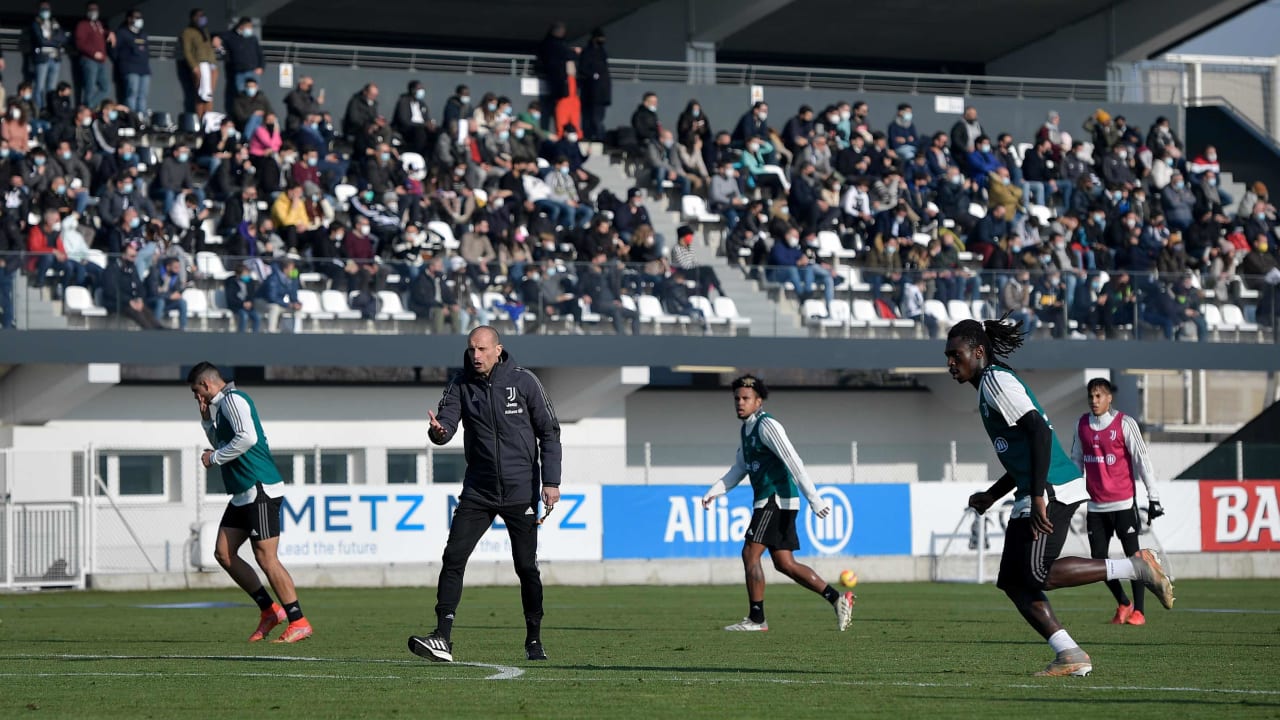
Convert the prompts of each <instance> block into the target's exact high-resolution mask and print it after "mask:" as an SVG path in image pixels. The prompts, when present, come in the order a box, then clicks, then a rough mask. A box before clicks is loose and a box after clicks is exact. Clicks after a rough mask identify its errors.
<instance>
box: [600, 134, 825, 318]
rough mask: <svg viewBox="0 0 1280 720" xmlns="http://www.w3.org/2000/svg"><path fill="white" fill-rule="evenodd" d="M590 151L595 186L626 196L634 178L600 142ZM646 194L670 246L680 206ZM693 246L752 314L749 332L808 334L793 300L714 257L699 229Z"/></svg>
mask: <svg viewBox="0 0 1280 720" xmlns="http://www.w3.org/2000/svg"><path fill="white" fill-rule="evenodd" d="M591 152H592V155H591V157H590V158H588V159H587V162H586V164H585V167H586V168H587V170H588V171H590V172H592V173H594V174H595V175H597V176H599V177H600V185H599V188H598V189H601V190H602V189H607V190H609V191H610V192H612V193H613V194H614V195H616V196H617V197H618V198H619V199H625V198H626V196H627V191H628V190H629V189H631V188H632V187H633V186H634V185H635V179H634V178H632V177H630V176H629V175H627V173H626V171H625V169H624V167H623V166H622V165H621V164H613V163H611V162H610V160H609V158H608V156H606V155H605V154H604V153H603V151H602V149H601V147H600V146H599V145H596V146H594V147H593V148H592V151H591ZM645 194H646V198H647V200H646V202H645V207H647V208H648V209H649V218H650V219H651V220H652V221H653V229H654V231H655V232H657V233H658V234H659V235H661V236H662V238H663V240H664V241H665V243H666V247H667V248H670V247H672V246H673V245H674V244H675V242H676V230H677V228H679V227H680V225H681V222H680V207H679V205H678V204H673V203H670V202H668V200H667V199H666V198H655V197H654V193H653V192H652V191H650V190H649V189H648V188H646V193H645ZM712 237H713V238H716V237H718V234H713V236H712ZM693 247H694V251H695V252H696V253H697V255H698V260H699V262H701V263H702V264H704V265H710V266H711V267H713V268H715V271H716V275H718V276H719V278H720V282H721V283H722V284H723V286H724V289H725V292H727V293H728V294H729V297H730V298H732V299H733V302H734V305H736V306H737V308H738V314H739V315H740V316H742V317H747V318H751V334H752V335H755V336H763V337H771V336H787V337H799V336H803V335H805V334H807V331H806V330H805V329H804V328H803V327H802V326H801V324H800V322H799V308H798V306H796V304H795V303H794V302H792V301H791V300H787V299H783V300H782V301H781V303H776V302H774V301H772V300H770V299H769V296H768V295H767V294H766V293H765V292H764V291H762V290H760V288H759V286H758V285H757V283H756V282H755V281H753V280H748V279H747V278H746V276H745V275H744V274H743V272H742V270H741V269H739V268H738V267H737V266H733V265H729V264H728V263H727V262H726V260H725V258H723V257H716V247H715V246H714V245H707V244H705V243H704V241H703V234H702V233H701V232H700V231H699V232H698V233H697V235H696V239H695V240H694V243H693Z"/></svg>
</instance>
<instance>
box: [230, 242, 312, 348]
mask: <svg viewBox="0 0 1280 720" xmlns="http://www.w3.org/2000/svg"><path fill="white" fill-rule="evenodd" d="M326 239H327V236H326ZM299 274H300V273H299V271H298V266H297V264H296V263H295V262H294V261H293V260H292V259H290V258H287V257H286V258H282V259H281V260H280V262H279V263H278V264H277V265H276V266H275V267H274V268H273V269H272V272H271V273H269V274H268V275H267V277H266V279H264V280H263V281H262V283H261V285H260V286H259V288H258V291H257V293H256V294H255V295H254V296H253V297H254V301H255V302H254V311H255V314H256V315H258V316H261V315H266V316H267V332H270V333H274V332H277V331H278V330H279V328H280V317H281V316H282V315H283V314H284V313H292V314H293V321H294V322H293V326H292V327H293V331H294V332H299V331H300V330H301V328H302V317H301V313H300V312H299V311H301V310H302V303H300V302H298V291H299V290H300V288H299V285H298V276H299ZM250 277H252V276H250ZM249 318H250V319H252V318H253V316H252V315H250V316H249ZM257 331H258V330H257V325H256V324H255V326H254V332H257Z"/></svg>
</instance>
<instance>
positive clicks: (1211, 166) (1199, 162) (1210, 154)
mask: <svg viewBox="0 0 1280 720" xmlns="http://www.w3.org/2000/svg"><path fill="white" fill-rule="evenodd" d="M1207 172H1212V173H1213V174H1215V175H1220V174H1222V166H1221V165H1220V164H1219V163H1218V149H1217V148H1215V147H1214V146H1212V145H1206V146H1205V147H1204V152H1202V153H1200V154H1199V155H1197V156H1195V158H1194V159H1193V160H1192V161H1191V162H1190V163H1187V174H1188V178H1187V179H1188V180H1189V181H1190V182H1191V183H1192V184H1196V183H1198V182H1200V176H1202V175H1204V174H1205V173H1207Z"/></svg>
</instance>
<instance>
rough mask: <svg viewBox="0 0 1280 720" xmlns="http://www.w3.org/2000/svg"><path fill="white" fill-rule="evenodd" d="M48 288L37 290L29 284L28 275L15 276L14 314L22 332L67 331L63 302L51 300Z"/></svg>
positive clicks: (19, 274) (17, 274)
mask: <svg viewBox="0 0 1280 720" xmlns="http://www.w3.org/2000/svg"><path fill="white" fill-rule="evenodd" d="M51 297H52V294H51V292H50V289H49V288H48V287H45V288H41V289H37V288H33V287H30V286H29V285H28V283H27V276H26V273H21V272H19V273H16V274H14V276H13V314H14V317H15V320H16V323H17V326H18V329H20V330H66V329H67V319H66V318H65V317H63V316H62V302H61V301H54V300H52V299H51Z"/></svg>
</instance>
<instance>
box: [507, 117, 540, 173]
mask: <svg viewBox="0 0 1280 720" xmlns="http://www.w3.org/2000/svg"><path fill="white" fill-rule="evenodd" d="M507 142H508V144H510V145H511V163H512V165H513V166H518V165H521V164H523V163H528V162H537V159H538V136H537V135H535V134H534V131H533V126H532V125H530V124H529V123H526V122H524V121H523V120H517V121H515V122H514V123H512V125H511V137H510V138H509V139H508V141H507Z"/></svg>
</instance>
